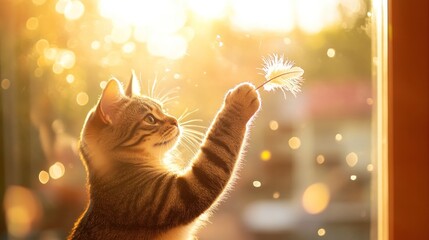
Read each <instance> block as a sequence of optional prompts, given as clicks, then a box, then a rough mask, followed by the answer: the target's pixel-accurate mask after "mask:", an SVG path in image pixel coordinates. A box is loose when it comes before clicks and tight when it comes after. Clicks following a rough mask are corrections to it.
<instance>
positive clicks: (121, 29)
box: [110, 25, 132, 44]
mask: <svg viewBox="0 0 429 240" xmlns="http://www.w3.org/2000/svg"><path fill="white" fill-rule="evenodd" d="M131 33H132V29H131V26H128V25H115V26H114V27H113V28H112V32H111V34H110V37H111V40H112V41H113V42H115V43H119V44H121V43H125V42H127V41H128V39H130V37H131Z"/></svg>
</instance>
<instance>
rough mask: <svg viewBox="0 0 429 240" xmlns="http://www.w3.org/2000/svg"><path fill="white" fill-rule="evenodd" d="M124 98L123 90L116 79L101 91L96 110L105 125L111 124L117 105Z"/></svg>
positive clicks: (117, 108) (110, 81)
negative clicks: (97, 109)
mask: <svg viewBox="0 0 429 240" xmlns="http://www.w3.org/2000/svg"><path fill="white" fill-rule="evenodd" d="M123 98H125V94H124V89H123V88H122V85H121V83H119V81H118V80H116V79H111V80H109V82H108V83H107V85H106V87H105V88H104V90H103V94H102V95H101V98H100V101H99V103H98V108H99V111H100V115H101V116H100V117H101V119H102V120H103V122H104V123H105V124H112V123H113V119H114V118H115V116H116V114H117V112H118V110H119V107H118V103H119V102H120V101H121V100H122V99H123Z"/></svg>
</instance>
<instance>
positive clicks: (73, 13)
mask: <svg viewBox="0 0 429 240" xmlns="http://www.w3.org/2000/svg"><path fill="white" fill-rule="evenodd" d="M84 12H85V6H84V5H83V3H82V2H81V1H77V0H69V1H68V3H67V4H66V6H65V8H64V17H66V18H67V19H68V20H77V19H79V18H80V17H82V15H83V13H84Z"/></svg>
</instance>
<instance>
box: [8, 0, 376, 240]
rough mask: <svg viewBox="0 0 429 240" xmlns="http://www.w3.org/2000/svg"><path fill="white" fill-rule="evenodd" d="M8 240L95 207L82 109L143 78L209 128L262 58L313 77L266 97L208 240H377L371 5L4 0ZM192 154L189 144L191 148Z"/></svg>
mask: <svg viewBox="0 0 429 240" xmlns="http://www.w3.org/2000/svg"><path fill="white" fill-rule="evenodd" d="M1 3H2V4H1V8H0V15H1V16H0V19H1V21H0V34H1V38H0V59H1V62H0V81H1V88H0V94H1V95H0V99H1V104H0V108H1V109H0V110H1V111H0V112H1V118H0V129H1V138H0V144H1V147H0V151H1V152H0V153H1V164H0V170H1V171H0V184H1V185H0V189H1V196H0V199H1V201H2V206H1V215H0V238H1V239H46V240H55V239H65V237H66V236H67V234H68V232H69V231H70V229H71V228H72V226H73V223H74V221H75V219H76V218H77V217H78V216H79V215H80V214H81V212H82V211H83V209H84V207H85V205H86V202H87V195H86V194H87V192H86V188H85V182H86V180H85V177H86V173H85V170H84V168H83V166H82V164H81V162H80V159H79V157H78V155H77V142H78V139H79V132H80V129H81V127H82V124H83V121H84V119H85V116H86V113H87V112H88V111H89V110H90V109H91V108H92V107H93V106H94V105H95V104H96V102H97V100H98V97H99V96H100V94H101V91H102V89H103V87H104V86H105V84H106V82H107V80H109V79H110V78H111V77H112V76H113V77H116V78H118V79H119V80H121V81H123V82H124V83H125V82H126V81H128V79H129V78H130V75H131V69H134V70H135V71H136V73H137V75H138V77H139V78H140V79H141V81H142V83H143V92H145V93H146V94H148V93H149V92H151V91H152V86H153V85H154V81H155V79H156V86H155V88H154V91H155V92H156V93H157V94H162V93H166V92H168V91H170V90H173V92H174V93H173V95H171V96H172V97H173V99H172V100H171V101H170V102H169V105H168V106H166V107H167V109H168V111H169V112H170V113H171V114H173V115H175V116H180V115H181V114H182V113H183V112H184V111H194V110H198V111H195V112H194V113H192V114H191V115H190V116H189V118H190V119H200V120H201V123H200V125H203V126H208V125H209V124H210V121H211V120H212V119H213V117H214V115H215V114H216V112H217V110H218V108H219V107H220V105H221V104H222V101H223V96H224V94H225V93H226V91H227V90H228V89H230V88H232V87H233V86H235V85H236V84H238V83H240V82H244V81H248V82H252V83H253V84H255V85H259V84H261V83H262V82H264V77H263V74H262V70H261V68H262V63H263V61H262V58H263V57H267V56H268V55H270V54H279V55H283V56H284V57H285V58H286V59H289V60H291V61H293V62H294V63H295V64H296V65H298V66H300V67H302V68H303V69H304V70H305V74H304V79H305V81H304V84H303V86H302V93H300V94H298V95H297V96H296V97H294V96H293V95H292V94H289V93H287V94H286V98H285V97H284V96H283V94H282V93H281V92H270V93H267V92H263V91H260V93H261V97H262V110H261V111H260V113H259V114H258V117H257V118H256V120H255V121H254V123H253V129H252V132H251V134H250V138H249V144H248V146H247V148H246V149H247V154H246V158H245V160H244V162H243V166H242V169H241V171H240V174H239V175H240V178H239V180H238V181H237V182H236V184H235V187H234V190H233V191H231V192H230V194H229V196H228V198H227V200H226V201H224V202H223V203H222V204H221V206H220V207H219V208H218V210H217V211H216V212H215V214H214V215H213V216H212V217H211V221H210V223H208V224H207V226H206V227H204V228H203V229H202V230H201V231H200V232H199V234H198V237H199V239H201V240H212V239H213V240H214V239H224V240H241V239H243V240H277V239H294V240H301V239H330V240H335V239H349V240H353V239H359V240H362V239H374V236H376V235H375V232H376V224H375V222H376V217H377V216H376V215H375V212H376V211H375V209H374V207H375V204H374V201H375V195H376V194H375V187H374V186H375V178H374V174H375V171H376V169H375V167H376V163H375V162H373V152H374V151H375V149H373V148H374V147H373V146H375V145H374V144H373V135H374V134H373V133H374V124H373V119H374V117H373V110H372V109H373V106H374V104H375V103H374V98H373V96H374V92H375V89H374V87H373V80H372V66H373V58H372V45H373V40H372V30H371V24H372V23H371V17H372V12H371V2H370V1H369V0H264V1H257V0H254V1H245V0H218V1H198V0H157V1H148V0H142V1H131V0H121V1H118V0H86V1H83V0H82V1H81V0H26V1H24V0H2V2H1ZM182 150H183V154H182V156H183V159H187V158H189V157H190V155H191V151H187V149H186V148H183V149H182Z"/></svg>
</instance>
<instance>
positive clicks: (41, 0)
mask: <svg viewBox="0 0 429 240" xmlns="http://www.w3.org/2000/svg"><path fill="white" fill-rule="evenodd" d="M32 2H33V4H34V5H39V6H40V5H43V4H44V3H45V2H46V0H32Z"/></svg>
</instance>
